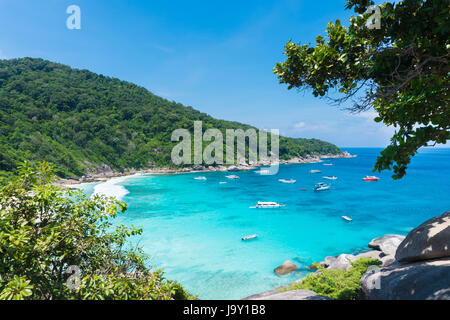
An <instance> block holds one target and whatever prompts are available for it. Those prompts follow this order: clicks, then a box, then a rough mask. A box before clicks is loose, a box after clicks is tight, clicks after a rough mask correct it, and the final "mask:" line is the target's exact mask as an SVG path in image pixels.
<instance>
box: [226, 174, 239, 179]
mask: <svg viewBox="0 0 450 320" xmlns="http://www.w3.org/2000/svg"><path fill="white" fill-rule="evenodd" d="M225 178H228V179H240V178H239V176H236V175H234V174H232V175H229V176H225Z"/></svg>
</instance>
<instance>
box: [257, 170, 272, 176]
mask: <svg viewBox="0 0 450 320" xmlns="http://www.w3.org/2000/svg"><path fill="white" fill-rule="evenodd" d="M255 173H257V174H263V175H264V174H270V170H267V169H261V170H257V171H255Z"/></svg>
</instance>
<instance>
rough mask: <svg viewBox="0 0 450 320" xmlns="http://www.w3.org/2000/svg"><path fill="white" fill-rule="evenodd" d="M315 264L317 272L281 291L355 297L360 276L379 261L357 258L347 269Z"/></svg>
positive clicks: (358, 290)
mask: <svg viewBox="0 0 450 320" xmlns="http://www.w3.org/2000/svg"><path fill="white" fill-rule="evenodd" d="M315 265H316V266H317V268H318V272H315V273H312V274H309V275H307V276H306V277H305V278H304V279H303V280H302V281H301V282H299V283H294V284H292V285H291V286H289V287H288V288H287V289H285V290H283V291H289V290H297V289H305V290H312V291H314V292H316V293H317V294H318V295H322V296H327V297H330V298H332V299H338V300H350V299H357V298H358V297H359V296H360V294H361V285H360V280H361V277H362V276H363V275H364V273H366V271H367V268H369V267H370V266H372V265H375V266H379V265H381V261H379V260H377V259H370V258H362V259H358V260H356V261H355V262H353V263H352V268H350V269H349V270H329V269H325V268H324V267H322V266H320V265H319V264H315Z"/></svg>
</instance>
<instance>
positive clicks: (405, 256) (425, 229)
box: [395, 211, 450, 262]
mask: <svg viewBox="0 0 450 320" xmlns="http://www.w3.org/2000/svg"><path fill="white" fill-rule="evenodd" d="M443 257H450V211H448V212H446V213H444V214H443V215H441V216H438V217H434V218H432V219H430V220H427V221H425V222H424V223H422V224H421V225H420V226H418V227H417V228H415V229H413V230H411V232H410V233H409V234H408V236H407V237H406V238H405V239H404V240H403V241H402V243H401V244H400V245H399V247H398V249H397V252H396V254H395V258H396V259H397V260H398V261H399V262H411V261H420V260H427V259H435V258H443Z"/></svg>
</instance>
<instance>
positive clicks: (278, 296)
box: [243, 289, 331, 300]
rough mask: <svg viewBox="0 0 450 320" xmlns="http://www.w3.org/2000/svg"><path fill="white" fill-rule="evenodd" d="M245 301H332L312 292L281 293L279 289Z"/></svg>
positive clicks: (291, 291)
mask: <svg viewBox="0 0 450 320" xmlns="http://www.w3.org/2000/svg"><path fill="white" fill-rule="evenodd" d="M243 300H331V299H330V298H328V297H324V296H319V295H317V294H316V293H315V292H314V291H311V290H290V291H285V292H280V291H279V289H275V290H270V291H266V292H263V293H261V294H255V295H252V296H250V297H247V298H244V299H243Z"/></svg>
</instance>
